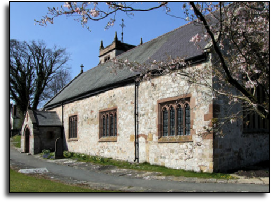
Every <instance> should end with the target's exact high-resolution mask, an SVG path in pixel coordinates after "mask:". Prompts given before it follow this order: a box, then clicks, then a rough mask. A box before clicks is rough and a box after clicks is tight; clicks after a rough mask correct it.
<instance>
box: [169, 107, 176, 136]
mask: <svg viewBox="0 0 271 202" xmlns="http://www.w3.org/2000/svg"><path fill="white" fill-rule="evenodd" d="M169 112H170V136H174V135H175V109H174V108H173V107H172V106H171V107H170V110H169Z"/></svg>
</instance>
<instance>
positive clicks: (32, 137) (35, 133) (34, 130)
mask: <svg viewBox="0 0 271 202" xmlns="http://www.w3.org/2000/svg"><path fill="white" fill-rule="evenodd" d="M26 130H29V133H30V134H29V151H28V152H29V153H31V154H37V153H41V152H42V150H44V149H49V150H51V151H54V150H55V141H56V139H57V138H59V137H60V136H61V127H52V126H40V127H39V126H38V125H37V123H36V121H35V119H34V116H33V113H32V112H31V111H28V112H27V114H26V116H25V119H24V123H23V126H22V130H21V134H22V135H21V151H22V152H27V150H26V144H27V143H26V138H25V131H26Z"/></svg>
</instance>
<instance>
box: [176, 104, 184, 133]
mask: <svg viewBox="0 0 271 202" xmlns="http://www.w3.org/2000/svg"><path fill="white" fill-rule="evenodd" d="M177 129H178V134H177V135H183V109H182V107H181V106H180V105H178V107H177Z"/></svg>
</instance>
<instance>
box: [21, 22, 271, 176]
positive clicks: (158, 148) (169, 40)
mask: <svg viewBox="0 0 271 202" xmlns="http://www.w3.org/2000/svg"><path fill="white" fill-rule="evenodd" d="M201 31H202V27H201V26H196V25H194V24H193V23H188V24H186V25H184V26H181V27H179V28H177V29H175V30H173V31H171V32H169V33H166V34H164V35H162V36H159V37H157V38H155V39H153V40H151V41H149V42H146V43H140V45H138V46H133V45H130V44H126V43H123V42H121V41H119V40H118V38H117V35H115V38H114V40H113V42H112V43H111V44H110V45H108V46H106V47H104V45H103V42H101V46H100V55H99V61H100V62H99V64H98V65H97V66H96V67H93V68H92V69H90V70H88V71H86V72H83V71H81V73H80V74H79V75H78V76H76V77H75V78H74V79H73V80H72V81H71V82H70V83H69V84H68V85H67V86H65V87H64V88H63V89H62V90H61V91H60V92H59V93H58V94H57V95H55V96H54V97H53V98H52V99H51V100H50V101H48V102H47V104H46V105H45V106H44V110H45V111H44V112H41V113H40V115H38V118H40V119H41V118H42V117H43V121H45V120H48V119H50V117H51V118H53V119H54V120H55V121H53V122H50V123H51V124H52V123H54V124H53V125H52V126H49V125H48V128H52V127H54V128H52V129H48V130H47V129H46V130H47V132H48V131H55V132H53V134H55V137H54V138H56V137H60V138H62V140H63V147H64V149H65V150H68V151H70V152H78V153H84V154H88V155H92V156H101V157H106V158H113V159H120V160H125V161H128V162H149V163H150V164H153V165H161V166H166V167H170V168H175V169H184V170H192V171H195V172H200V171H202V172H224V171H227V170H231V169H235V168H240V167H243V166H246V165H249V164H253V163H257V162H260V161H262V160H268V159H269V125H268V122H267V124H256V125H253V126H251V127H254V128H250V129H251V130H250V131H252V132H248V131H245V130H244V129H243V123H242V122H240V121H236V122H235V123H232V124H230V125H228V126H226V127H225V131H224V132H225V134H226V135H225V136H224V137H220V136H216V135H214V134H213V132H205V133H204V134H202V129H203V128H205V127H209V126H210V125H211V124H212V119H213V118H217V117H223V116H224V115H225V114H226V112H227V110H228V108H229V104H228V101H227V100H223V99H219V98H217V99H214V98H213V97H212V92H211V90H210V88H206V87H204V86H200V85H198V86H196V85H189V84H188V83H187V82H186V81H185V80H182V79H180V80H178V81H174V80H172V79H171V77H170V76H168V75H163V76H156V77H154V78H153V79H152V83H150V82H148V81H141V82H137V81H136V80H135V78H136V77H137V75H138V73H135V72H132V71H130V70H129V69H125V68H124V69H119V70H117V73H116V74H115V73H111V70H110V68H109V66H111V65H112V61H110V59H113V58H115V57H117V58H118V59H123V60H125V59H128V60H129V61H138V62H140V63H147V62H148V61H153V60H157V61H162V60H165V59H166V58H167V57H168V56H171V57H172V58H176V57H186V58H187V59H186V60H187V61H189V63H190V64H191V66H190V67H189V68H191V69H193V68H205V67H207V66H208V67H212V65H214V64H213V63H212V55H213V54H212V51H202V50H201V49H198V48H197V47H196V46H195V45H194V44H193V43H191V42H190V41H189V40H190V39H191V37H192V36H194V35H195V34H196V33H199V32H201ZM200 45H201V46H202V47H206V46H207V43H206V42H205V41H202V42H201V44H200ZM207 79H208V78H207ZM209 82H210V83H211V84H212V78H209ZM30 113H32V112H30ZM50 113H53V117H52V114H50ZM48 114H50V115H48ZM27 117H28V115H27V116H26V118H25V123H24V125H23V128H22V134H23V135H22V149H23V151H25V147H26V146H25V145H27V147H29V144H30V145H31V144H32V145H33V146H30V148H32V150H31V149H30V150H31V151H30V153H37V152H40V150H41V143H40V142H42V139H44V138H48V137H46V135H45V136H43V137H41V134H39V132H35V133H33V130H32V129H31V127H29V125H31V124H32V123H29V119H28V121H26V120H27ZM44 117H47V118H48V119H47V118H44ZM32 119H33V120H37V119H35V118H34V115H33V118H32ZM30 122H31V121H30ZM45 122H46V121H45ZM55 124H56V125H55ZM36 128H37V129H36V131H39V130H41V129H40V128H41V127H38V125H37V127H36ZM60 128H62V130H60ZM25 131H28V132H25ZM47 132H43V134H47ZM50 134H52V133H50ZM26 135H27V136H29V137H28V138H25V136H26ZM50 137H51V136H50V135H49V138H50ZM255 137H257V138H255ZM29 139H31V142H30V143H27V144H26V142H27V141H29ZM36 141H39V143H38V144H35V143H34V142H36ZM43 145H44V143H43ZM34 147H37V148H39V149H36V150H35V149H34ZM27 149H28V148H27ZM38 150H39V151H38Z"/></svg>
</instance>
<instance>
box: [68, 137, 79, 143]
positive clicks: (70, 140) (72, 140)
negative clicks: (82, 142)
mask: <svg viewBox="0 0 271 202" xmlns="http://www.w3.org/2000/svg"><path fill="white" fill-rule="evenodd" d="M74 141H78V138H69V139H68V142H74Z"/></svg>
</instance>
